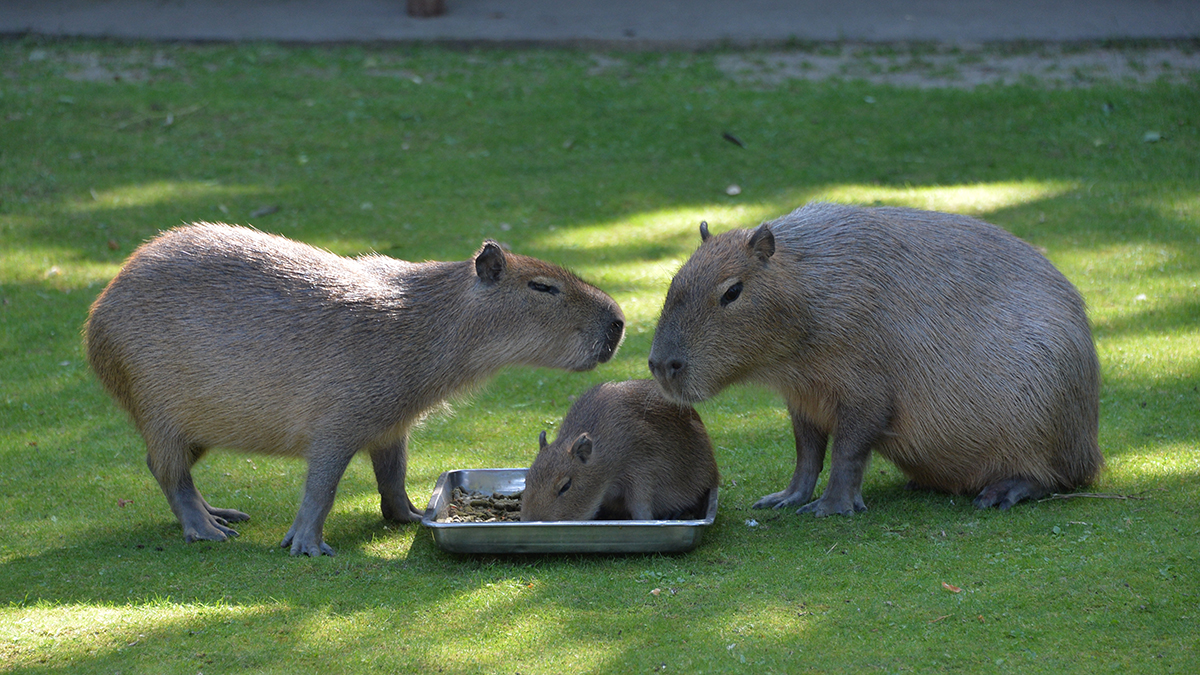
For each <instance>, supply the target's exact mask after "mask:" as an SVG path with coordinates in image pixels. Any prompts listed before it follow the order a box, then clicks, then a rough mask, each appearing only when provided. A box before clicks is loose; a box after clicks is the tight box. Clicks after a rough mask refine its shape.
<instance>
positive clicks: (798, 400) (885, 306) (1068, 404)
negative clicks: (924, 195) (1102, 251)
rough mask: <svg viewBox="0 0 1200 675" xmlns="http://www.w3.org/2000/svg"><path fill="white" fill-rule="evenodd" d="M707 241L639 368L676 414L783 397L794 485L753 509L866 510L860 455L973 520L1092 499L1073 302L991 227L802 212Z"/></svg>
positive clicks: (843, 209) (1089, 357) (1081, 332)
mask: <svg viewBox="0 0 1200 675" xmlns="http://www.w3.org/2000/svg"><path fill="white" fill-rule="evenodd" d="M701 239H702V241H701V244H700V248H699V249H697V250H696V252H695V253H694V254H693V255H692V257H691V258H690V259H689V260H688V261H687V262H686V263H685V264H684V265H683V267H682V268H681V269H680V270H679V272H678V274H676V275H675V278H674V279H673V280H672V281H671V285H670V289H669V290H668V292H667V297H666V301H665V303H664V305H663V310H662V315H661V316H660V318H659V322H658V329H657V331H656V332H655V335H654V342H653V345H652V347H651V350H650V360H649V365H650V370H651V371H652V372H653V373H654V376H655V377H656V379H657V380H658V382H659V384H660V385H661V386H662V388H663V390H664V391H665V392H666V393H667V395H668V396H670V397H671V398H673V399H675V400H677V401H679V402H680V403H695V402H697V401H702V400H704V399H707V398H709V397H711V396H713V395H715V394H716V393H717V392H719V391H721V390H722V389H724V388H725V387H727V386H729V385H730V384H733V383H735V382H741V381H749V382H757V383H761V384H764V385H766V386H768V387H770V388H771V389H774V390H775V391H778V392H779V393H780V394H782V395H783V397H784V400H785V401H786V403H787V407H788V411H789V412H790V413H791V419H792V431H793V433H794V434H795V438H796V470H795V473H794V475H793V476H792V481H791V483H790V484H789V485H788V486H787V488H786V489H784V490H782V491H780V492H776V493H774V494H770V495H767V496H765V497H763V498H762V499H761V500H759V501H758V503H756V504H755V506H756V507H759V508H764V507H775V508H780V507H784V506H801V508H800V511H802V512H812V513H814V514H815V515H817V516H824V515H828V514H831V513H841V514H849V513H853V512H854V511H862V510H864V509H865V508H866V505H865V504H864V503H863V498H862V480H863V471H864V470H865V468H866V466H867V461H868V459H869V458H870V454H871V450H872V449H874V450H876V451H878V452H879V453H880V454H881V455H883V456H884V457H886V458H887V459H889V460H890V461H892V462H893V463H895V464H896V466H898V467H899V468H900V469H901V470H902V471H903V472H904V473H905V474H907V475H908V476H909V478H911V479H912V482H913V484H914V485H916V486H920V487H925V488H932V489H937V490H942V491H946V492H950V493H955V494H959V493H969V494H976V495H977V496H976V498H975V504H976V505H977V506H979V507H980V508H985V507H989V506H999V507H1000V508H1002V509H1004V508H1008V507H1010V506H1012V505H1013V504H1016V503H1017V502H1019V501H1021V500H1022V499H1027V498H1036V497H1039V496H1042V495H1044V494H1047V493H1048V492H1050V491H1060V490H1070V489H1073V488H1077V487H1080V486H1083V485H1087V484H1088V483H1090V482H1091V481H1092V480H1093V479H1094V478H1095V476H1096V474H1097V472H1098V471H1099V470H1100V468H1101V467H1102V466H1103V464H1104V460H1103V457H1102V456H1101V454H1100V451H1099V448H1098V445H1097V426H1098V408H1099V388H1100V368H1099V363H1098V361H1097V359H1096V350H1095V346H1094V344H1093V343H1092V335H1091V330H1090V328H1089V326H1088V321H1087V316H1086V314H1085V312H1084V304H1083V300H1082V298H1081V297H1080V295H1079V292H1078V291H1077V290H1076V289H1075V287H1074V286H1072V285H1071V283H1070V282H1069V281H1067V279H1066V278H1065V277H1064V276H1063V275H1062V274H1061V273H1060V272H1059V271H1058V270H1056V269H1055V268H1054V266H1053V265H1051V264H1050V262H1049V261H1048V260H1046V258H1045V257H1044V256H1042V255H1041V254H1040V253H1038V252H1037V251H1036V250H1035V249H1034V248H1033V247H1032V246H1030V245H1028V244H1026V243H1025V242H1022V241H1021V240H1019V239H1017V238H1016V237H1014V236H1012V235H1010V234H1008V233H1007V232H1005V231H1004V230H1002V229H1000V228H998V227H996V226H994V225H990V224H988V223H984V222H981V221H979V220H976V219H974V218H968V217H965V216H959V215H952V214H945V213H935V212H929V211H917V210H913V209H904V208H856V207H852V206H842V205H835V204H810V205H808V206H805V207H803V208H800V209H798V210H796V211H794V212H793V213H791V214H790V215H787V216H785V217H783V218H780V219H778V220H776V221H773V222H770V223H765V224H763V225H761V226H759V227H758V228H757V229H754V230H734V231H730V232H725V233H723V234H720V235H716V236H710V235H709V233H708V229H707V226H705V225H702V226H701ZM830 435H832V436H833V448H832V456H831V461H830V474H829V481H828V485H827V486H826V488H825V491H824V492H823V493H822V495H821V497H820V498H819V499H817V500H816V501H812V502H810V500H811V499H812V495H813V489H814V487H815V486H816V483H817V476H818V475H819V474H820V472H821V469H822V466H823V464H824V461H825V450H826V445H827V441H828V438H829V436H830Z"/></svg>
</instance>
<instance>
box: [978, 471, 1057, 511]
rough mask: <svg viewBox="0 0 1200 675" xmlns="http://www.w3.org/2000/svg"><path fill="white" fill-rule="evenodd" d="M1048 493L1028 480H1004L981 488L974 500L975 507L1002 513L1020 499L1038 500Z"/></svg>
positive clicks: (1039, 485)
mask: <svg viewBox="0 0 1200 675" xmlns="http://www.w3.org/2000/svg"><path fill="white" fill-rule="evenodd" d="M1049 492H1050V490H1049V489H1048V488H1046V487H1045V486H1044V485H1041V484H1040V483H1037V482H1034V481H1032V480H1029V479H1028V478H1020V477H1018V478H1006V479H1004V480H1002V481H998V482H995V483H992V484H991V485H989V486H987V487H985V488H983V490H982V491H981V492H980V493H979V496H978V497H976V498H975V506H976V507H977V508H981V509H986V508H991V507H993V506H996V507H999V508H1000V510H1002V511H1003V510H1006V509H1008V508H1009V507H1011V506H1014V505H1016V503H1017V502H1019V501H1021V500H1022V499H1038V498H1040V497H1044V496H1045V495H1047V494H1049Z"/></svg>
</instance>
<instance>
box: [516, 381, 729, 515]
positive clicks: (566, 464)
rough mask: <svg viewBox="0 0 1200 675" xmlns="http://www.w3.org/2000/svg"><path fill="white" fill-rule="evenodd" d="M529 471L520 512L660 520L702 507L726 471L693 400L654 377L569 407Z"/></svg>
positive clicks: (605, 389) (600, 390)
mask: <svg viewBox="0 0 1200 675" xmlns="http://www.w3.org/2000/svg"><path fill="white" fill-rule="evenodd" d="M538 442H539V445H540V448H541V449H540V452H538V456H537V458H536V459H534V461H533V465H532V466H530V467H529V472H528V474H527V475H526V477H525V493H524V495H523V496H522V497H521V520H591V519H593V518H596V517H597V515H598V514H604V517H606V518H633V519H634V520H661V519H670V518H677V517H679V516H680V515H682V514H686V513H690V512H693V511H695V510H697V508H698V506H699V504H700V503H701V502H703V501H704V500H705V498H706V497H707V495H708V493H709V491H710V490H711V489H712V488H714V487H716V485H717V481H718V479H719V476H718V473H717V463H716V460H715V459H714V458H713V449H712V443H711V442H710V441H709V439H708V433H707V432H706V431H705V429H704V423H703V422H701V421H700V416H699V415H698V414H696V411H695V410H694V409H692V407H691V406H687V405H680V404H677V403H672V402H671V401H668V400H667V399H665V398H663V396H662V393H661V392H660V391H659V389H658V386H657V385H656V384H654V381H653V380H630V381H628V382H609V383H606V384H601V385H598V386H596V387H593V388H592V389H590V390H588V391H587V393H585V394H584V395H583V396H580V397H579V400H578V401H576V402H575V404H574V405H572V406H571V409H570V410H569V411H567V416H566V417H565V418H564V419H563V423H562V427H560V428H559V431H558V437H557V438H556V439H555V440H554V442H553V443H551V444H549V445H547V444H546V432H544V431H543V432H542V434H541V437H540V438H539V439H538Z"/></svg>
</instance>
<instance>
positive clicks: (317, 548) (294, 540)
mask: <svg viewBox="0 0 1200 675" xmlns="http://www.w3.org/2000/svg"><path fill="white" fill-rule="evenodd" d="M279 546H280V547H281V548H289V547H290V552H291V554H292V555H306V556H308V557H310V558H316V557H318V556H321V555H327V556H333V555H336V552H335V551H334V550H333V547H332V546H330V545H329V544H326V543H325V542H324V540H322V539H321V538H320V537H297V536H296V533H295V532H294V531H290V530H289V531H288V533H287V536H285V537H284V538H283V541H281V542H279Z"/></svg>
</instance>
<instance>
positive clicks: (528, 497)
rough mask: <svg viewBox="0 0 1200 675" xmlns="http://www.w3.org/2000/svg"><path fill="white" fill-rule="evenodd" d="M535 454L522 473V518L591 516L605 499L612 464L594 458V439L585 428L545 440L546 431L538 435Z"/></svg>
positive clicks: (563, 518)
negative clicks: (603, 464) (536, 454)
mask: <svg viewBox="0 0 1200 675" xmlns="http://www.w3.org/2000/svg"><path fill="white" fill-rule="evenodd" d="M538 448H539V451H538V456H537V458H536V459H534V461H533V465H532V466H530V467H529V472H528V473H527V474H526V476H525V492H524V493H523V494H522V495H521V520H526V521H529V520H590V519H592V518H594V517H596V514H597V513H599V511H600V506H601V505H602V504H603V503H604V495H605V492H607V490H608V487H609V485H611V484H612V481H613V476H612V470H613V467H612V466H608V467H607V468H603V467H602V466H601V464H602V462H599V461H597V460H598V458H597V457H596V456H595V454H596V453H597V452H603V451H604V449H603V448H595V447H594V446H593V440H592V437H591V436H590V435H588V434H587V432H583V433H580V434H573V435H571V436H570V437H564V436H560V437H559V438H556V439H555V440H554V443H553V444H551V445H547V444H546V432H545V431H543V432H542V433H541V435H540V436H538Z"/></svg>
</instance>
